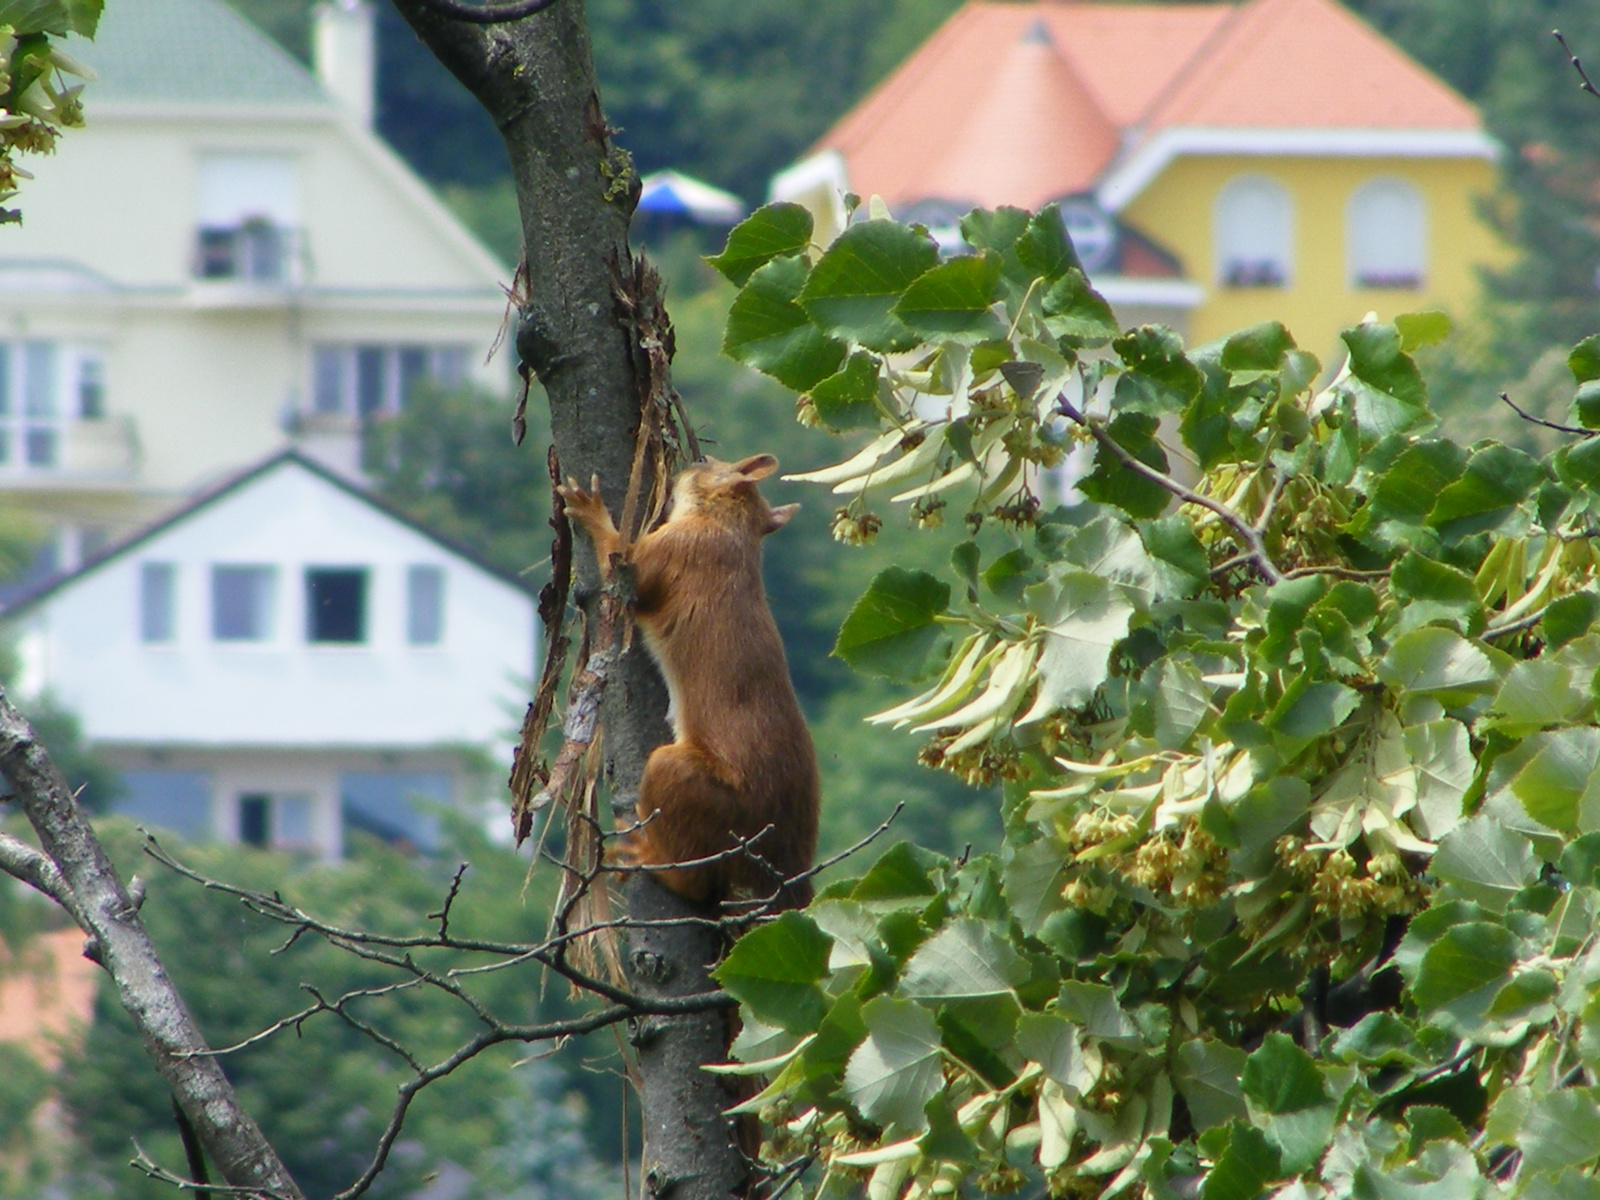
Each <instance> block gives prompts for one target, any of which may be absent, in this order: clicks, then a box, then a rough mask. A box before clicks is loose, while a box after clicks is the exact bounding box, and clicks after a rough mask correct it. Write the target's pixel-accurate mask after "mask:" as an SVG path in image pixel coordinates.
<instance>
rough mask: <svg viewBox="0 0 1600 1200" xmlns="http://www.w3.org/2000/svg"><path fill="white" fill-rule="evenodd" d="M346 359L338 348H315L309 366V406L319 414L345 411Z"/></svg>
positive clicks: (345, 355)
mask: <svg viewBox="0 0 1600 1200" xmlns="http://www.w3.org/2000/svg"><path fill="white" fill-rule="evenodd" d="M348 357H349V356H348V354H347V353H346V352H345V350H343V349H342V348H341V347H338V346H318V347H317V350H316V354H315V357H314V358H313V360H312V366H311V374H312V376H313V379H312V381H311V390H312V396H311V404H312V407H313V408H315V409H316V410H317V411H318V412H319V413H339V412H344V411H345V403H344V372H345V362H346V360H347V358H348Z"/></svg>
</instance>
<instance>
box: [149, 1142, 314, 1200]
mask: <svg viewBox="0 0 1600 1200" xmlns="http://www.w3.org/2000/svg"><path fill="white" fill-rule="evenodd" d="M133 1152H134V1153H133V1157H132V1158H131V1159H129V1160H128V1165H129V1166H130V1167H132V1168H133V1169H134V1170H135V1171H139V1172H141V1173H142V1174H144V1175H146V1176H148V1177H149V1178H151V1179H154V1180H155V1181H156V1182H158V1183H170V1184H171V1185H172V1186H173V1187H175V1188H177V1189H178V1190H179V1191H181V1192H212V1193H215V1194H216V1195H219V1196H248V1197H252V1198H253V1200H284V1193H283V1192H274V1191H271V1190H269V1189H267V1188H258V1187H230V1186H228V1185H226V1184H220V1183H210V1182H208V1181H206V1180H198V1179H185V1178H184V1177H183V1176H182V1175H174V1174H173V1173H172V1172H171V1171H169V1170H167V1169H166V1168H165V1167H162V1166H159V1165H157V1163H156V1162H155V1160H154V1159H152V1158H151V1157H150V1156H149V1155H148V1154H146V1153H145V1149H144V1147H143V1146H141V1145H139V1139H138V1138H134V1139H133ZM295 1194H296V1195H298V1194H299V1193H298V1192H297V1193H295Z"/></svg>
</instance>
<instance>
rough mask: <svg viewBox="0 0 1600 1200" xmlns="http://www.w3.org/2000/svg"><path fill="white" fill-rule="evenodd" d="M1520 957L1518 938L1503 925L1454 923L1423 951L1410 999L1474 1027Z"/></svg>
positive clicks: (1426, 1011) (1434, 1013)
mask: <svg viewBox="0 0 1600 1200" xmlns="http://www.w3.org/2000/svg"><path fill="white" fill-rule="evenodd" d="M1516 961H1517V951H1516V938H1515V937H1513V936H1512V933H1511V931H1510V930H1509V929H1507V928H1506V927H1505V926H1504V925H1492V924H1490V923H1489V922H1487V921H1470V922H1468V923H1466V924H1464V925H1453V926H1451V927H1450V928H1449V929H1447V930H1445V932H1444V933H1443V934H1442V935H1441V936H1440V937H1439V939H1438V940H1437V941H1435V942H1434V943H1433V945H1431V946H1429V947H1428V949H1427V951H1426V952H1425V953H1424V954H1423V956H1422V963H1421V965H1420V966H1419V968H1418V970H1417V977H1416V979H1415V981H1413V983H1412V985H1411V998H1412V999H1413V1000H1415V1001H1416V1002H1417V1006H1418V1007H1419V1008H1421V1009H1422V1011H1423V1013H1424V1014H1425V1015H1427V1014H1429V1013H1432V1014H1433V1015H1434V1016H1436V1017H1437V1016H1439V1015H1441V1014H1445V1015H1448V1016H1450V1017H1453V1018H1454V1019H1455V1022H1456V1023H1457V1025H1458V1027H1460V1026H1471V1025H1472V1024H1474V1023H1475V1022H1477V1021H1478V1020H1479V1019H1480V1018H1481V1017H1482V1016H1483V1015H1484V1014H1485V1013H1486V1012H1488V1010H1489V1005H1490V1004H1491V1003H1492V1002H1493V1001H1494V997H1495V993H1496V992H1498V991H1499V990H1500V989H1501V988H1502V987H1504V986H1505V984H1506V983H1507V982H1508V981H1509V980H1510V978H1511V968H1512V966H1513V965H1514V964H1515V963H1516Z"/></svg>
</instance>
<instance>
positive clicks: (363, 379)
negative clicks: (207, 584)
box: [0, 0, 510, 570]
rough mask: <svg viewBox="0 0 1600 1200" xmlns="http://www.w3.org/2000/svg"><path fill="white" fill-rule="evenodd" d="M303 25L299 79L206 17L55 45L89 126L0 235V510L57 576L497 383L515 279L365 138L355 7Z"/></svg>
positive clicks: (148, 23) (70, 139) (358, 1)
mask: <svg viewBox="0 0 1600 1200" xmlns="http://www.w3.org/2000/svg"><path fill="white" fill-rule="evenodd" d="M315 20H316V23H317V25H316V38H315V44H316V50H317V75H316V76H313V74H312V73H311V72H308V71H306V70H305V69H304V68H303V67H301V66H300V64H299V63H297V62H296V61H295V60H294V59H292V58H291V57H290V56H289V55H287V54H285V53H284V52H283V51H282V50H281V49H279V47H278V46H277V45H276V44H274V43H273V42H271V41H270V40H269V39H268V38H267V37H266V36H265V35H264V34H262V33H261V32H260V31H258V30H256V29H255V28H254V27H253V26H251V25H249V24H248V23H247V22H245V21H244V20H243V19H242V18H241V17H239V16H238V15H237V14H236V13H235V12H234V11H233V10H232V9H230V8H228V7H227V6H226V5H225V4H224V3H222V0H126V2H120V3H115V4H109V5H107V6H106V13H105V16H104V19H103V20H102V21H101V23H100V30H99V34H98V37H97V38H96V40H95V41H94V42H86V41H82V40H76V41H75V42H74V43H73V44H72V45H71V46H70V47H69V49H70V51H71V53H73V54H74V55H75V56H77V57H79V58H81V59H83V60H84V61H85V62H87V63H88V64H90V65H91V66H92V67H93V68H94V69H95V70H96V72H97V73H98V76H99V78H98V79H97V80H96V81H95V82H94V83H92V84H90V85H89V87H88V89H87V90H86V92H85V95H84V99H85V103H86V106H87V112H88V127H87V128H85V129H80V130H69V131H68V132H67V133H66V135H65V136H63V137H62V139H61V142H60V148H59V151H58V153H57V154H55V155H54V156H51V157H48V158H42V159H38V160H30V161H29V163H28V166H29V169H30V170H32V171H33V172H34V173H35V175H36V176H37V177H36V178H35V179H33V180H31V181H29V182H28V183H27V184H26V186H25V188H24V190H23V193H22V195H21V196H20V197H19V203H20V205H21V207H22V209H23V213H24V220H23V223H22V225H21V226H6V227H4V228H3V229H0V500H4V501H9V502H12V503H17V502H20V503H21V504H22V505H23V506H24V507H26V508H27V509H29V510H31V511H32V512H33V513H34V514H35V515H36V516H37V518H38V519H39V520H40V522H41V523H42V525H43V526H44V528H46V529H48V530H51V531H53V532H54V533H55V535H56V539H55V545H56V549H57V551H58V553H57V556H56V562H55V564H54V565H55V566H56V567H57V568H58V569H61V570H71V569H72V568H74V567H75V566H77V565H78V563H79V562H81V561H84V560H86V559H87V558H89V557H92V555H93V553H94V552H95V551H96V549H97V548H99V547H101V546H103V545H105V544H108V543H109V542H110V541H112V540H115V539H117V538H120V537H123V536H126V535H127V534H129V533H132V532H133V531H134V530H135V529H137V528H138V527H140V526H142V525H144V524H146V523H147V522H148V521H150V520H151V519H153V518H155V517H158V516H160V515H161V514H162V513H164V512H166V511H169V510H170V509H172V508H173V507H175V506H176V505H178V504H181V503H182V502H183V501H184V499H185V498H186V497H187V496H189V495H190V494H192V493H193V492H194V491H195V490H196V489H197V488H199V487H203V486H207V485H209V484H211V483H214V482H215V481H217V480H218V479H220V478H222V477H224V476H226V475H228V474H231V473H233V472H236V471H238V470H240V469H241V468H243V467H245V466H247V465H248V464H250V463H253V462H256V461H259V460H260V459H261V458H263V457H264V456H266V455H268V454H270V453H272V452H274V451H275V450H277V449H279V448H281V447H283V446H286V445H291V444H293V445H297V446H299V447H300V448H302V449H303V450H305V451H306V452H307V453H308V454H310V455H312V456H314V457H318V458H320V459H322V460H323V461H324V462H327V463H329V464H330V465H332V466H334V468H335V469H336V470H339V471H341V472H345V473H354V472H355V471H356V469H357V463H358V458H357V450H358V438H359V431H360V428H361V425H362V423H363V422H364V421H365V420H368V419H370V418H372V417H374V416H378V415H381V414H383V413H385V412H392V411H394V410H395V409H397V408H398V407H399V406H400V405H401V404H403V403H404V399H405V396H406V394H407V392H408V390H409V389H411V388H412V387H414V386H416V384H417V383H418V381H421V380H428V379H433V380H438V381H442V382H444V383H447V384H449V383H454V382H457V381H460V380H463V379H466V378H469V377H471V378H476V379H478V380H479V381H481V382H483V383H485V384H487V385H489V386H491V387H496V388H502V389H503V388H504V387H505V386H506V385H507V381H508V378H509V371H508V368H507V367H506V366H505V363H504V360H503V359H502V360H500V361H499V362H498V363H497V364H496V365H494V366H488V365H485V358H486V354H487V351H488V349H489V347H490V346H491V344H492V343H493V341H494V339H495V336H496V333H497V331H498V329H499V327H500V322H501V319H502V316H503V314H504V311H505V296H504V293H503V292H502V291H501V288H500V283H501V281H503V280H509V277H510V272H509V269H508V268H507V267H506V266H505V265H504V264H502V263H500V262H497V261H496V260H495V258H494V257H493V256H492V255H491V254H490V253H489V252H488V251H487V250H485V249H484V248H483V246H482V245H481V244H480V243H479V242H478V241H476V240H475V239H474V238H473V237H472V236H471V235H470V234H469V233H468V232H467V231H466V230H465V229H464V228H463V227H462V225H461V224H460V223H459V222H458V221H457V220H456V219H455V218H454V217H453V216H452V215H451V214H450V213H449V212H448V211H447V210H446V209H445V208H444V207H443V205H442V204H441V203H440V202H439V201H438V200H437V199H436V198H435V197H434V195H433V194H432V193H431V192H430V191H429V190H428V189H427V187H426V186H425V185H424V184H423V183H421V182H420V181H419V180H418V179H417V178H416V176H415V175H413V174H412V172H411V171H410V170H409V169H408V168H407V167H406V166H405V165H404V164H403V163H402V162H401V161H400V159H399V158H398V157H397V156H396V155H395V154H394V153H393V151H391V150H390V149H389V148H388V146H386V145H385V144H384V143H383V142H382V141H381V140H380V139H379V138H378V137H377V136H376V135H375V134H374V133H373V132H372V129H371V117H372V94H373V93H372V77H373V33H372V13H371V11H370V9H369V8H368V7H367V4H366V0H337V2H336V3H329V4H323V5H321V6H320V7H319V8H318V9H317V11H316V14H315ZM48 565H49V564H46V566H48Z"/></svg>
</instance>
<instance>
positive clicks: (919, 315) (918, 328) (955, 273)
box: [894, 251, 1006, 342]
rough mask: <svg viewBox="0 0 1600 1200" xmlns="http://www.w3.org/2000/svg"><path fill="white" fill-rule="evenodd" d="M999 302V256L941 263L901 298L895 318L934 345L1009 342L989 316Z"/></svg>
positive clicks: (1002, 328) (994, 318) (970, 256)
mask: <svg viewBox="0 0 1600 1200" xmlns="http://www.w3.org/2000/svg"><path fill="white" fill-rule="evenodd" d="M999 298H1000V256H999V255H998V254H995V253H994V252H993V251H985V252H983V253H981V254H968V255H963V256H962V257H960V258H952V259H950V260H949V261H948V262H942V263H940V264H939V265H938V266H936V267H934V268H933V269H932V270H930V271H928V272H926V273H925V274H923V275H922V276H921V277H920V278H919V279H917V280H916V282H914V283H913V284H912V285H911V286H910V287H908V288H907V289H906V291H905V294H904V295H903V296H901V297H900V302H899V303H898V304H896V305H895V307H894V314H895V316H897V317H899V318H900V319H901V320H902V321H904V322H905V323H906V326H907V328H909V329H910V330H911V332H913V333H915V334H917V335H919V336H921V337H923V338H927V339H929V340H932V339H934V338H941V337H947V338H956V339H958V340H961V341H968V342H981V341H987V340H989V339H991V338H999V337H1004V336H1005V334H1006V328H1005V326H1004V325H1003V324H1002V323H1001V321H1000V318H999V317H997V316H995V314H994V313H993V312H991V311H990V305H992V304H993V303H994V302H995V301H996V300H998V299H999Z"/></svg>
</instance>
